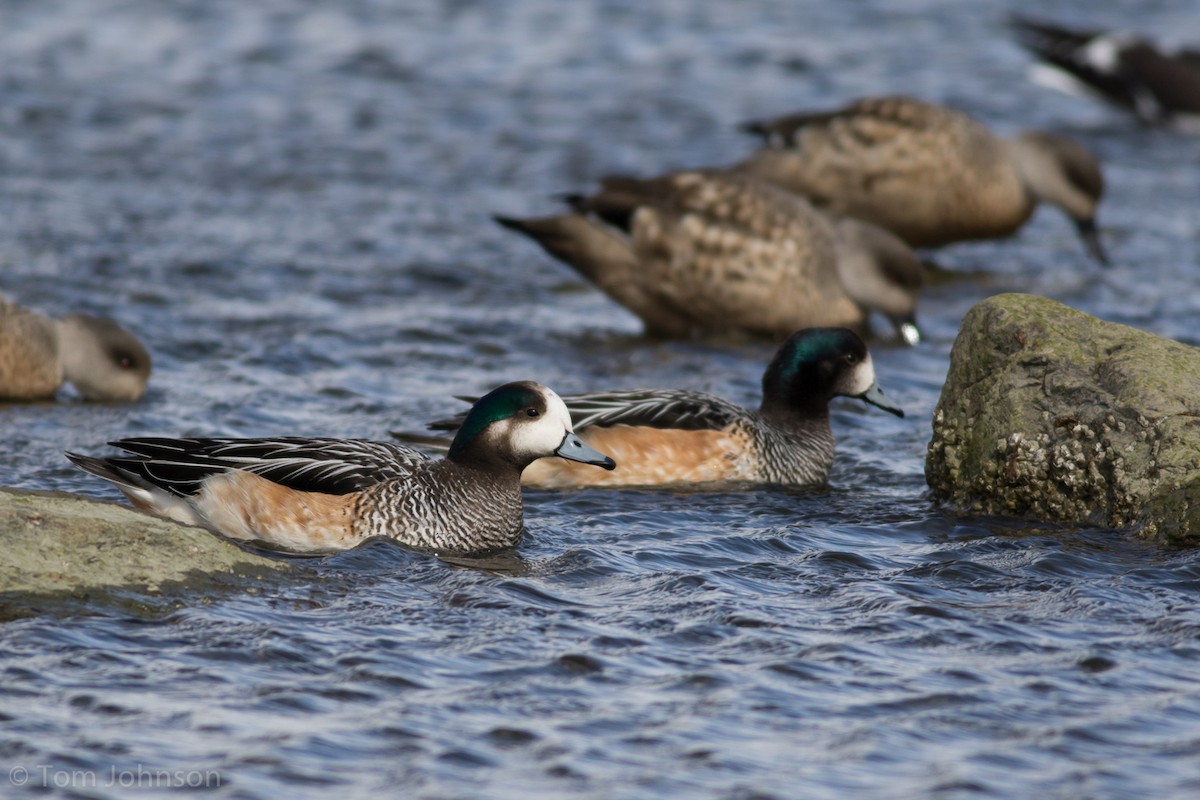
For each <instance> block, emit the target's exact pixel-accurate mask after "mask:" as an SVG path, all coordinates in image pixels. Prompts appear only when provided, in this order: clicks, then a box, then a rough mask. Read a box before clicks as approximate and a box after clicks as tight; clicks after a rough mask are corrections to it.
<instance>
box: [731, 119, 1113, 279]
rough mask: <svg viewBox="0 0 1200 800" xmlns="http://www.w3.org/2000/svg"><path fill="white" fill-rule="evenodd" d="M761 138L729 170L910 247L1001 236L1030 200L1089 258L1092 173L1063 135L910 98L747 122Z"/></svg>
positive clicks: (1095, 176)
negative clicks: (1060, 214)
mask: <svg viewBox="0 0 1200 800" xmlns="http://www.w3.org/2000/svg"><path fill="white" fill-rule="evenodd" d="M743 127H744V128H745V129H746V130H747V131H749V132H751V133H755V134H758V135H760V136H762V137H763V139H764V140H765V144H764V146H763V147H761V148H760V149H759V150H758V151H757V152H756V153H754V154H753V155H752V156H751V157H750V158H749V159H747V160H745V161H743V162H741V163H740V164H738V165H737V166H736V167H735V169H737V170H739V171H743V172H746V173H748V174H751V175H756V176H758V177H760V178H763V179H765V180H768V181H771V182H772V183H775V184H776V185H778V186H781V187H783V188H785V189H788V190H789V191H793V192H797V193H799V194H802V195H804V196H805V197H807V198H809V199H810V200H811V201H812V202H813V203H814V204H816V205H817V206H819V207H821V208H827V209H829V210H830V211H833V212H835V213H838V214H845V215H847V216H851V217H857V218H859V219H863V220H867V221H868V222H873V223H875V224H876V225H880V226H882V227H884V228H887V229H888V230H890V231H892V232H893V233H895V234H896V235H897V236H899V237H900V238H901V239H903V240H904V241H906V242H908V243H909V244H910V245H912V246H913V247H936V246H938V245H944V244H949V243H951V242H958V241H964V240H970V239H994V238H1000V237H1004V236H1010V235H1012V234H1013V233H1015V232H1016V231H1017V230H1018V229H1019V228H1020V227H1021V226H1022V225H1024V224H1025V223H1026V222H1027V221H1028V220H1029V218H1030V217H1031V216H1032V215H1033V211H1034V209H1035V208H1036V206H1037V204H1038V203H1039V202H1045V203H1050V204H1052V205H1055V206H1058V207H1059V208H1060V209H1062V210H1063V211H1064V212H1065V213H1066V214H1067V216H1069V217H1070V218H1071V219H1072V221H1074V223H1075V227H1076V229H1077V230H1078V231H1079V234H1080V236H1081V237H1082V239H1083V242H1084V245H1085V246H1086V247H1087V250H1088V252H1089V253H1090V254H1091V255H1092V257H1093V258H1095V259H1096V260H1098V261H1100V262H1101V263H1107V257H1106V256H1105V254H1104V250H1103V248H1102V246H1101V243H1100V238H1099V234H1098V232H1097V230H1096V209H1097V206H1098V205H1099V203H1100V198H1101V196H1102V195H1103V193H1104V177H1103V175H1102V173H1101V171H1100V164H1099V162H1098V161H1097V160H1096V158H1095V156H1093V155H1092V154H1091V153H1089V152H1088V151H1087V150H1086V149H1084V147H1083V146H1082V145H1080V144H1079V143H1077V142H1075V141H1073V140H1071V139H1068V138H1066V137H1063V136H1057V135H1055V134H1052V133H1044V132H1040V131H1026V132H1024V133H1021V134H1018V135H1017V136H1015V137H1012V138H1001V137H999V136H996V135H995V134H993V133H992V132H991V131H989V130H988V129H987V127H986V126H984V125H983V124H982V123H980V122H978V121H976V120H974V119H972V118H971V117H969V116H967V115H966V114H964V113H962V112H960V111H955V110H952V109H949V108H946V107H944V106H938V105H934V104H933V103H926V102H923V101H921V100H916V99H914V98H911V97H874V98H868V99H864V100H859V101H857V102H855V103H851V104H850V105H848V106H845V107H844V108H840V109H837V110H835V111H826V112H820V113H798V114H791V115H788V116H784V117H779V118H778V119H772V120H763V121H756V122H749V123H746V124H745V125H744V126H743Z"/></svg>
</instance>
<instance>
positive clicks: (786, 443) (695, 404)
mask: <svg viewBox="0 0 1200 800" xmlns="http://www.w3.org/2000/svg"><path fill="white" fill-rule="evenodd" d="M762 387H763V396H762V403H761V405H760V406H759V408H758V410H757V411H752V410H750V409H746V408H742V407H741V406H738V405H736V404H734V403H731V402H729V401H727V400H723V399H721V398H719V397H715V396H713V395H710V394H706V393H703V392H691V391H683V390H669V389H641V390H632V391H616V392H595V393H588V394H575V395H566V396H565V397H564V398H563V400H564V401H565V402H566V405H567V408H569V409H570V412H571V416H572V419H573V422H574V427H575V430H576V432H577V433H578V434H579V436H580V438H581V439H583V441H585V442H587V444H588V445H590V446H592V447H595V448H598V449H601V450H603V451H604V452H607V453H612V454H613V457H614V458H616V459H617V462H618V463H619V464H620V465H621V466H620V468H619V469H617V470H615V471H614V472H611V473H602V474H601V473H598V471H596V470H590V471H588V470H583V469H576V468H574V465H571V464H566V463H562V464H560V463H556V460H552V459H542V460H541V461H538V462H536V463H534V464H532V465H530V467H529V468H528V469H526V470H525V473H524V476H523V479H522V480H523V482H524V483H525V484H526V485H529V486H542V487H566V486H649V485H664V484H691V483H710V482H716V481H721V482H726V481H728V482H743V483H756V484H790V485H798V486H809V485H819V484H822V483H824V482H825V480H826V478H827V477H828V475H829V468H830V467H831V466H832V464H833V454H834V438H833V431H832V429H831V427H830V424H829V401H830V400H832V399H833V398H834V397H839V396H844V397H855V398H858V399H860V400H862V401H863V402H866V403H870V404H871V405H874V406H877V407H879V408H882V409H883V410H885V411H888V412H890V413H892V414H895V415H897V416H903V415H904V412H903V411H901V410H900V408H898V407H897V406H895V405H893V404H892V403H891V402H889V401H888V399H887V398H886V397H885V396H884V394H883V390H882V389H880V388H879V384H878V383H877V382H876V380H875V368H874V365H873V364H872V361H871V355H870V353H869V352H867V348H866V345H864V344H863V342H862V340H861V339H860V338H859V337H858V336H857V335H856V334H854V333H853V332H852V331H849V330H847V329H845V328H809V329H806V330H802V331H799V332H798V333H795V334H793V335H792V336H791V338H789V339H788V340H787V341H786V342H785V343H784V344H783V345H782V346H781V347H780V348H779V350H778V352H777V353H776V354H775V357H774V359H772V361H771V363H770V364H769V365H768V366H767V369H766V372H765V373H764V374H763V379H762ZM469 421H470V415H467V418H466V422H464V418H463V417H461V416H460V417H457V418H454V419H449V420H442V421H439V422H435V423H433V424H431V425H430V426H429V427H430V428H433V429H434V430H453V429H455V428H459V426H460V425H465V424H469ZM397 436H400V437H401V438H403V439H406V440H408V441H410V442H414V443H421V444H424V445H426V446H430V445H431V444H433V445H436V444H437V443H438V442H439V441H441V443H442V446H444V445H445V441H444V440H439V439H438V438H435V437H429V436H419V435H415V436H414V435H407V434H397ZM589 472H591V473H595V474H589Z"/></svg>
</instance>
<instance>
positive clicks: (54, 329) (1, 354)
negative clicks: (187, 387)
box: [0, 295, 150, 402]
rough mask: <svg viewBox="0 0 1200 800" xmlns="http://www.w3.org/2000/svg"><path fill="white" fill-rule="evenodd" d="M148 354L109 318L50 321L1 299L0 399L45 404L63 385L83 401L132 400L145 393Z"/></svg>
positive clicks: (73, 317)
mask: <svg viewBox="0 0 1200 800" xmlns="http://www.w3.org/2000/svg"><path fill="white" fill-rule="evenodd" d="M149 378H150V353H149V352H147V351H146V347H145V346H144V345H143V344H142V343H141V342H140V341H138V339H137V337H135V336H134V335H133V334H132V333H130V332H129V331H127V330H125V329H124V328H122V327H121V326H120V325H118V324H117V323H115V322H113V321H112V320H108V319H102V318H100V317H93V316H91V315H89V314H67V315H66V316H64V317H62V318H61V319H51V318H50V317H46V316H43V315H42V314H38V313H36V312H34V311H31V310H29V309H27V308H24V307H22V306H20V305H18V304H17V303H13V302H11V301H8V300H6V299H5V298H4V296H3V295H0V400H19V401H20V400H44V399H48V398H51V397H53V396H54V393H55V392H57V391H58V390H59V388H60V387H61V386H62V385H63V383H64V381H65V382H69V383H70V384H71V385H72V386H74V387H75V388H76V389H77V390H78V391H79V393H80V394H81V395H82V396H83V397H84V398H85V399H87V400H100V401H120V402H132V401H134V400H137V399H138V398H140V397H141V396H142V394H143V393H144V392H145V391H146V383H147V381H148V380H149Z"/></svg>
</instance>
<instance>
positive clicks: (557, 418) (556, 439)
mask: <svg viewBox="0 0 1200 800" xmlns="http://www.w3.org/2000/svg"><path fill="white" fill-rule="evenodd" d="M542 393H543V394H542V397H543V398H544V399H545V401H546V412H545V413H544V414H542V415H541V416H539V417H525V416H520V417H517V418H516V419H514V420H511V421H510V422H511V423H512V424H510V425H508V426H507V430H508V437H509V441H510V443H511V445H512V449H513V452H514V453H516V454H517V455H521V456H529V457H532V458H542V457H544V456H548V455H552V454H553V453H554V451H555V450H557V449H558V447H559V445H561V444H562V441H563V437H564V436H566V435H567V433H568V432H569V431H570V430H571V412H569V411H567V405H566V403H564V402H563V401H562V398H560V397H559V396H558V395H557V394H555V393H554V392H553V391H551V390H550V389H546V388H543V389H542Z"/></svg>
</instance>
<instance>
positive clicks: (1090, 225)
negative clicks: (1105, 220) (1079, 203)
mask: <svg viewBox="0 0 1200 800" xmlns="http://www.w3.org/2000/svg"><path fill="white" fill-rule="evenodd" d="M1075 227H1076V229H1078V231H1079V238H1080V239H1082V240H1083V246H1084V247H1085V248H1087V251H1088V255H1090V256H1091V257H1092V258H1094V259H1095V260H1096V261H1099V262H1100V263H1101V264H1103V265H1104V266H1106V267H1107V266H1108V265H1109V264H1111V263H1112V262H1111V261H1109V260H1108V253H1106V252H1104V245H1103V244H1102V243H1101V242H1100V230H1099V229H1098V228H1097V227H1096V221H1095V220H1090V219H1081V220H1079V221H1078V222H1076V223H1075Z"/></svg>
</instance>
